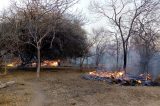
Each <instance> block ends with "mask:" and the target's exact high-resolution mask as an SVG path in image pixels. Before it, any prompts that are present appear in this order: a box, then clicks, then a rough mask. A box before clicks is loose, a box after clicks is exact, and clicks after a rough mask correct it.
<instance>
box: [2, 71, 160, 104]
mask: <svg viewBox="0 0 160 106" xmlns="http://www.w3.org/2000/svg"><path fill="white" fill-rule="evenodd" d="M81 74H82V73H80V72H70V71H62V72H61V71H59V72H42V73H41V78H40V79H36V78H35V77H36V73H35V72H14V73H12V74H10V75H7V76H4V77H0V81H2V82H6V81H11V80H15V81H16V82H17V83H16V84H14V85H12V86H10V87H7V88H4V89H0V106H160V88H159V87H123V86H116V85H108V84H106V83H105V82H98V81H87V80H83V79H81Z"/></svg>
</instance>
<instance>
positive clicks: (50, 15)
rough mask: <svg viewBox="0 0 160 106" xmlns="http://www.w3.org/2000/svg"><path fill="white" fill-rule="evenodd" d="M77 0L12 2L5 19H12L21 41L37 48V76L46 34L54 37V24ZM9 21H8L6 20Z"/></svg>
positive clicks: (25, 0)
mask: <svg viewBox="0 0 160 106" xmlns="http://www.w3.org/2000/svg"><path fill="white" fill-rule="evenodd" d="M77 2H78V0H24V1H22V2H20V3H17V2H13V4H12V6H11V8H12V9H10V13H9V16H6V18H7V19H9V20H11V19H14V21H15V22H16V23H15V26H16V28H17V30H15V31H17V32H16V33H17V34H18V35H19V36H20V40H21V42H23V43H26V44H30V45H32V46H34V47H35V48H36V49H37V60H38V61H37V77H39V73H40V67H41V65H40V64H41V45H42V43H43V41H44V39H45V38H46V37H47V36H52V39H51V41H50V42H51V43H50V44H51V46H52V43H53V40H54V38H55V32H56V26H57V25H58V24H59V23H60V22H61V20H62V16H63V15H64V13H65V12H66V11H67V10H68V9H69V8H70V7H71V6H73V5H74V4H76V3H77ZM8 22H10V21H8Z"/></svg>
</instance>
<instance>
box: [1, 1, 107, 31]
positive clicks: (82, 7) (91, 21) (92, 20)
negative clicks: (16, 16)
mask: <svg viewBox="0 0 160 106" xmlns="http://www.w3.org/2000/svg"><path fill="white" fill-rule="evenodd" d="M90 1H92V0H80V1H79V3H78V4H76V5H75V6H74V7H72V8H73V10H74V12H75V14H76V10H78V11H80V12H82V14H83V15H84V16H85V17H86V19H87V23H86V24H85V25H84V29H86V30H87V31H88V32H89V33H90V32H91V30H92V28H98V27H101V26H102V25H104V21H103V20H101V21H98V20H99V19H97V18H96V17H95V16H94V15H93V14H91V12H90V11H89V10H88V6H89V4H90ZM9 4H10V0H0V11H2V10H3V8H7V7H8V6H9ZM77 13H78V12H77Z"/></svg>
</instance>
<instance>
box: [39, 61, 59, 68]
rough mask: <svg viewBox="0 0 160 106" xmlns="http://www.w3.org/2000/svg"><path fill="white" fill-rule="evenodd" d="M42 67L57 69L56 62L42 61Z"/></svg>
mask: <svg viewBox="0 0 160 106" xmlns="http://www.w3.org/2000/svg"><path fill="white" fill-rule="evenodd" d="M42 66H51V67H57V66H58V61H48V60H46V61H44V62H43V63H42Z"/></svg>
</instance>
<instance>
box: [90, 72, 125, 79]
mask: <svg viewBox="0 0 160 106" xmlns="http://www.w3.org/2000/svg"><path fill="white" fill-rule="evenodd" d="M89 74H90V75H94V76H99V77H106V78H116V79H118V78H122V77H123V75H124V72H123V71H117V72H108V71H107V72H96V71H93V72H89Z"/></svg>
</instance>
